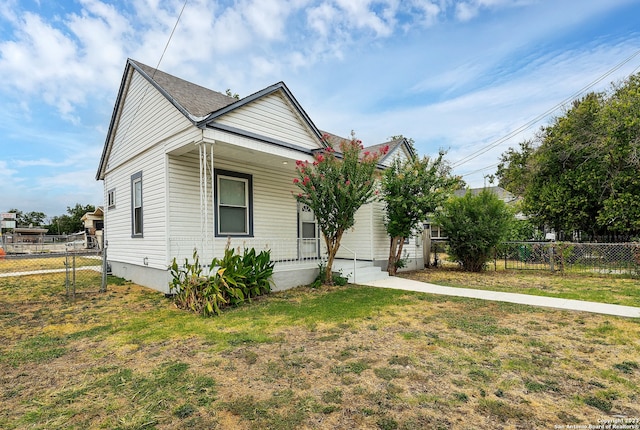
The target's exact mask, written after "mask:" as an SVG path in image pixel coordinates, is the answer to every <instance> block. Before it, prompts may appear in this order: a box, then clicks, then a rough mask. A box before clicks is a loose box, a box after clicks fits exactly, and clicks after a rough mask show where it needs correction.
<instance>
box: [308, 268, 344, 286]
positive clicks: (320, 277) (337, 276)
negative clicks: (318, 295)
mask: <svg viewBox="0 0 640 430" xmlns="http://www.w3.org/2000/svg"><path fill="white" fill-rule="evenodd" d="M326 270H327V266H326V265H325V264H324V263H320V264H318V274H317V275H316V279H314V281H313V282H312V283H311V288H320V287H321V286H322V285H323V284H325V279H326V278H325V276H326ZM348 282H349V277H348V276H344V275H343V274H342V269H340V270H338V271H337V272H335V271H332V272H331V284H332V285H337V286H339V287H343V286H345V285H347V283H348Z"/></svg>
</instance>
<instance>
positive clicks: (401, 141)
mask: <svg viewBox="0 0 640 430" xmlns="http://www.w3.org/2000/svg"><path fill="white" fill-rule="evenodd" d="M322 133H323V134H326V135H327V136H328V138H327V140H328V141H329V143H330V144H331V145H337V144H338V143H340V142H341V141H343V140H347V141H350V140H351V139H347V138H345V137H341V136H338V135H337V134H333V133H329V132H327V131H323V132H322ZM402 145H404V147H405V149H406V150H407V152H408V153H409V154H410V155H411V156H412V157H415V156H416V155H417V154H415V153H414V152H413V149H412V148H411V146H410V145H409V143H408V142H407V139H406V138H404V137H400V138H398V139H393V140H390V141H388V142H384V143H379V144H377V145H371V146H365V147H364V148H362V150H361V151H360V153H361V154H364V153H365V152H370V153H373V152H379V151H380V150H381V149H382V148H384V147H385V146H389V150H388V151H387V153H386V154H385V155H384V156H383V157H382V158H381V159H380V160H379V161H378V162H379V163H380V164H382V163H383V161H384V159H386V158H387V157H389V156H390V155H391V153H392V152H393V151H394V150H395V149H396V148H398V147H399V146H402Z"/></svg>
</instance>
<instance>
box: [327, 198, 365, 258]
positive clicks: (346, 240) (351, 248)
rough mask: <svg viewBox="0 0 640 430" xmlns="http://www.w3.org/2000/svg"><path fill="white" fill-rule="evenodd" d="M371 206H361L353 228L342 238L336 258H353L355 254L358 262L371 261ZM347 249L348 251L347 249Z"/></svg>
mask: <svg viewBox="0 0 640 430" xmlns="http://www.w3.org/2000/svg"><path fill="white" fill-rule="evenodd" d="M371 223H372V204H371V203H370V204H367V205H364V206H362V207H361V208H360V209H358V211H357V212H356V215H355V224H354V226H353V228H350V229H349V230H347V231H346V232H345V233H344V235H343V236H342V241H341V242H340V248H339V249H338V254H337V255H336V256H337V257H338V258H353V252H355V253H356V257H357V258H358V260H373V259H374V249H373V242H372V237H371V230H372V224H371ZM347 248H348V249H347Z"/></svg>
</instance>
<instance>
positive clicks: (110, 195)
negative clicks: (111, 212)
mask: <svg viewBox="0 0 640 430" xmlns="http://www.w3.org/2000/svg"><path fill="white" fill-rule="evenodd" d="M115 207H116V189H115V188H112V189H110V190H109V191H107V208H108V209H112V208H115Z"/></svg>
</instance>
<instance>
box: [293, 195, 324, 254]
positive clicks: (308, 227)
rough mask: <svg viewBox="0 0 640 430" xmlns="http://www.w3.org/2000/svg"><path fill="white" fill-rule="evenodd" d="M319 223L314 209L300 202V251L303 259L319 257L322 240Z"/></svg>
mask: <svg viewBox="0 0 640 430" xmlns="http://www.w3.org/2000/svg"><path fill="white" fill-rule="evenodd" d="M318 237H319V236H318V223H317V221H316V217H315V215H314V213H313V210H311V208H310V207H309V206H307V205H305V204H302V203H299V204H298V252H299V255H300V258H301V259H306V258H318V257H319V256H320V241H319V240H318Z"/></svg>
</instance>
